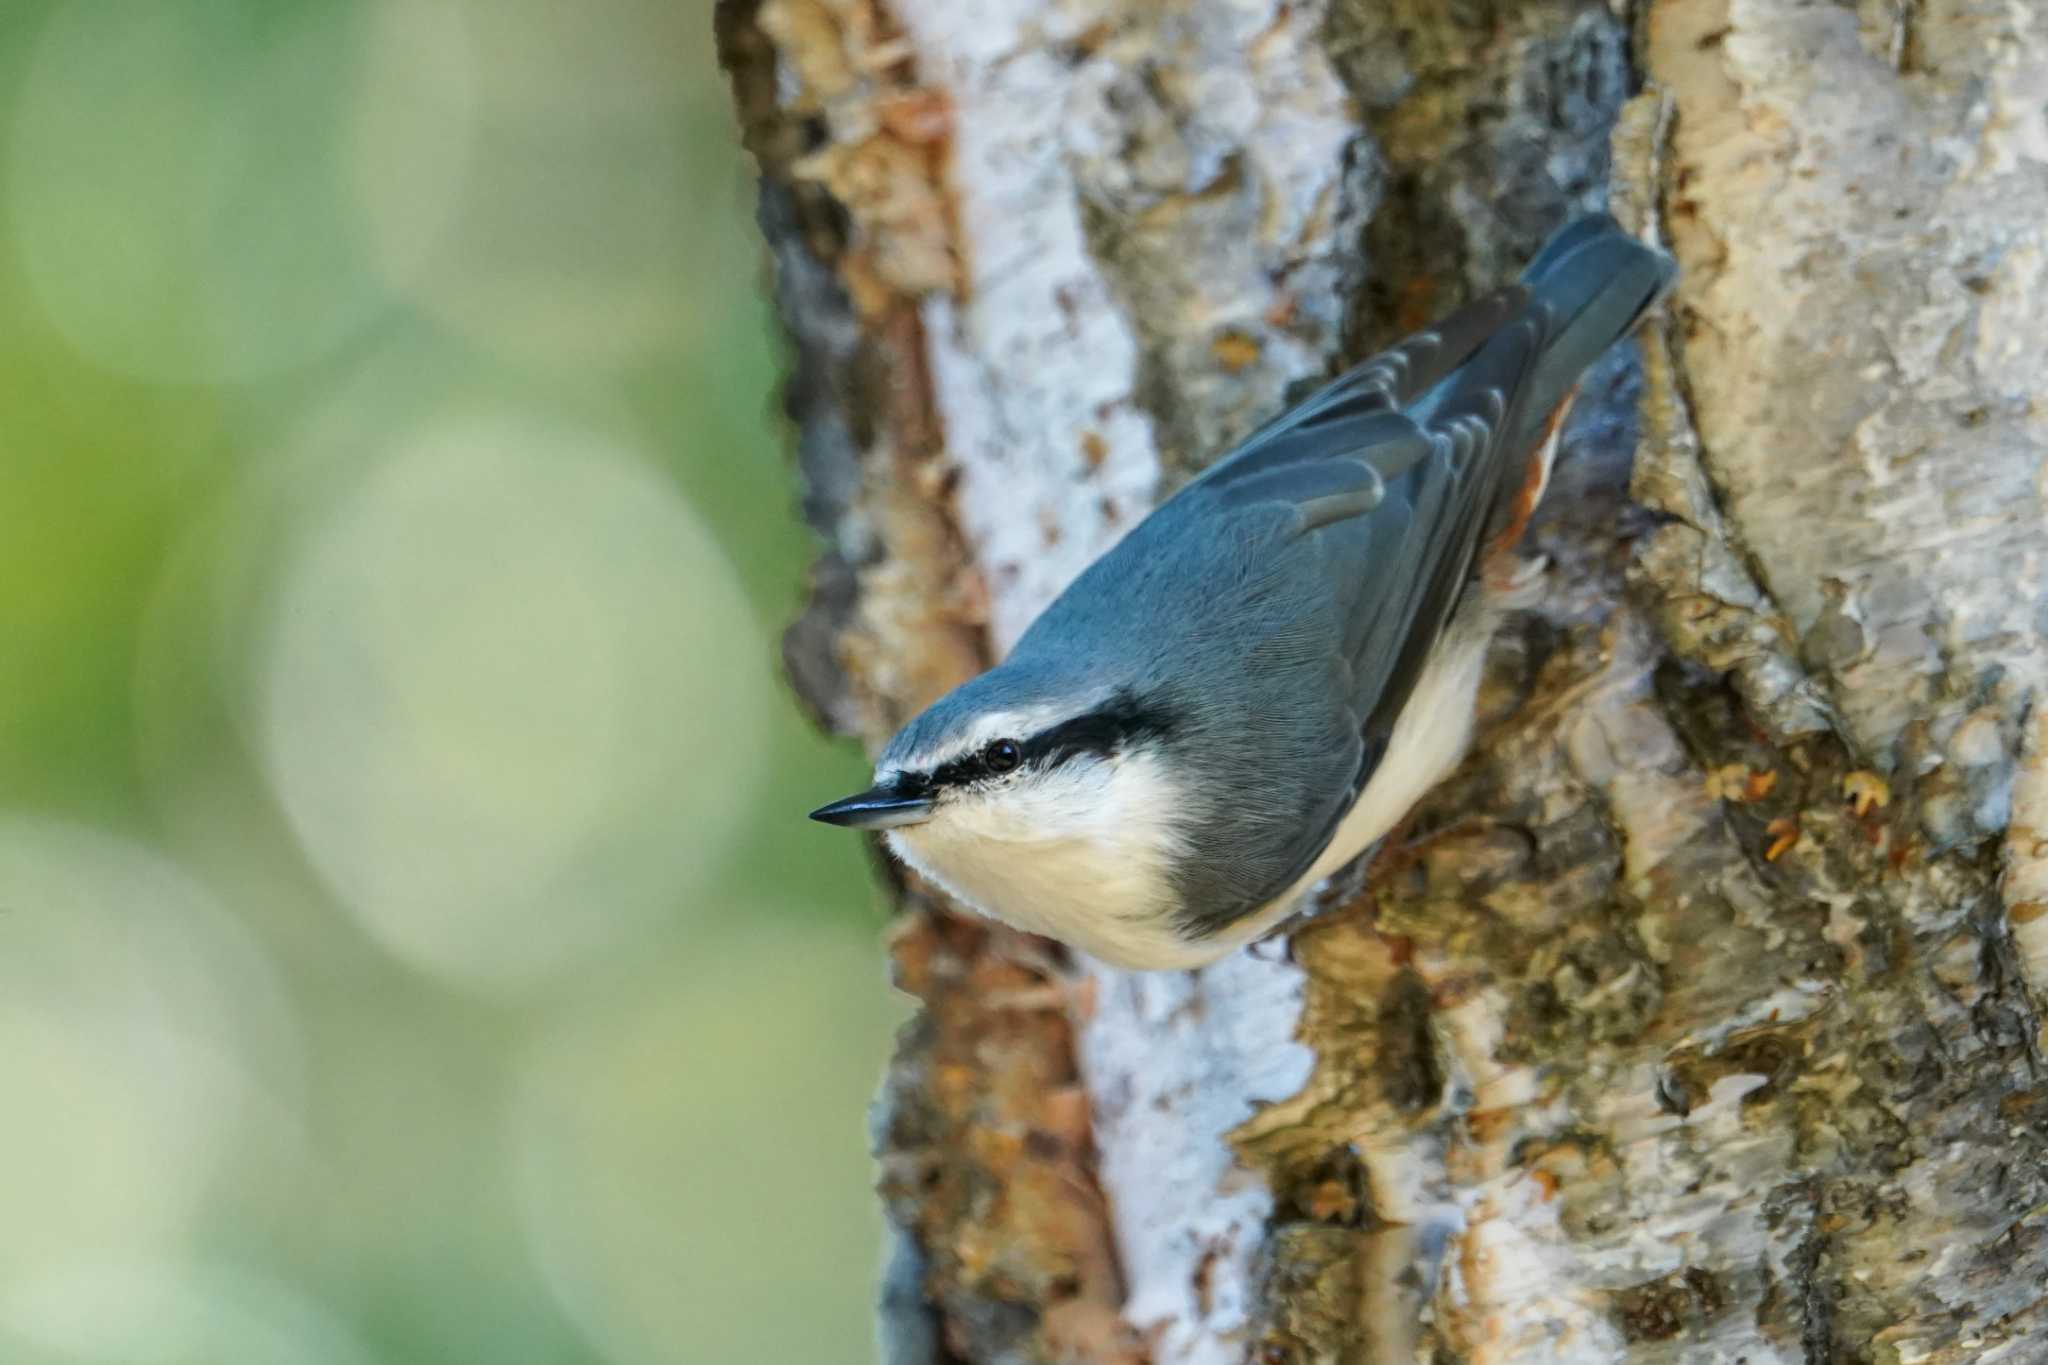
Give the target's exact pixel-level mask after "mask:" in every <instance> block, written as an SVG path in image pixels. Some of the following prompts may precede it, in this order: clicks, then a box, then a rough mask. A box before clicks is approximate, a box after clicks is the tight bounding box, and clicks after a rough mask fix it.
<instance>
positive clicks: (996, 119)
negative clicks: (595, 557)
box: [720, 0, 2048, 1365]
mask: <svg viewBox="0 0 2048 1365" xmlns="http://www.w3.org/2000/svg"><path fill="white" fill-rule="evenodd" d="M720 33H721V39H722V42H723V44H724V51H725V57H726V62H727V65H728V67H729V68H730V70H731V71H732V74H733V79H734V88H735V91H736V95H737V99H738V104H739V108H740V112H741V118H742V122H743V125H744V128H745V131H746V136H747V138H748V141H749V144H750V146H751V147H752V149H753V151H754V153H755V155H756V156H757V157H758V159H759V161H760V165H761V170H762V206H763V207H762V221H763V225H764V229H765V232H766V236H767V239H768V242H769V245H770V247H771V249H772V251H773V254H774V258H775V264H776V280H777V288H778V294H779V298H780V301H781V306H782V311H783V315H784V317H785V320H786V322H787V324H788V326H789V329H790V332H791V334H792V336H793V338H794V341H795V348H794V377H793V379H792V382H791V386H790V390H789V395H790V410H791V415H792V417H793V418H794V419H795V423H796V426H797V429H798V431H799V433H800V435H799V448H800V453H801V461H802V469H803V475H804V478H805V480H806V485H807V488H808V501H807V504H806V511H807V514H808V515H809V517H810V519H811V521H812V522H813V524H814V525H815V526H816V527H817V529H818V531H819V533H820V534H821V536H822V537H823V538H824V540H825V543H826V545H827V546H828V550H827V552H826V554H825V556H824V558H823V559H822V560H821V562H820V565H819V569H818V573H817V579H816V588H815V594H814V598H813V601H812V603H811V605H810V608H809V610H808V612H807V614H806V615H805V617H804V618H803V620H802V621H801V622H799V624H798V625H797V626H796V627H795V628H794V629H793V630H792V632H791V634H790V637H789V664H790V669H791V672H792V674H793V676H794V677H795V678H796V679H797V681H798V684H799V686H800V688H801V689H802V691H803V692H804V694H805V695H806V696H807V698H808V699H809V700H810V701H811V703H812V704H813V705H814V706H815V707H816V708H817V710H818V712H819V714H820V716H821V717H822V718H823V720H824V722H825V723H827V724H829V725H831V726H833V727H834V728H836V729H839V730H842V731H845V732H848V733H853V734H858V735H861V736H863V737H864V738H866V739H867V740H869V741H870V742H875V741H878V740H879V739H881V738H882V737H884V736H885V735H886V733H887V732H888V731H889V730H890V729H891V728H892V727H893V725H894V724H895V723H897V722H898V721H899V720H900V719H902V718H903V717H904V716H905V715H906V714H907V713H908V712H909V711H910V710H912V709H914V708H915V707H916V706H918V705H921V704H922V703H923V702H925V701H927V700H929V699H930V698H931V697H932V696H934V695H936V694H937V693H938V692H939V691H941V690H943V689H944V688H945V687H946V686H948V685H950V684H952V683H953V682H955V681H957V680H959V679H960V678H962V677H964V676H967V675H968V674H970V673H971V672H972V671H974V670H975V669H977V668H979V667H981V666H982V665H983V664H984V663H985V662H986V661H987V660H988V659H989V658H991V657H993V656H994V655H996V654H999V653H1000V651H1001V650H1002V649H1003V648H1004V647H1005V646H1006V645H1007V644H1008V643H1009V642H1010V641H1011V640H1013V639H1014V638H1015V636H1016V635H1017V633H1018V632H1019V631H1020V630H1021V629H1022V627H1023V626H1024V625H1025V624H1026V623H1027V622H1028V621H1029V620H1030V619H1031V617H1032V615H1033V614H1034V613H1035V612H1036V611H1037V610H1038V609H1039V608H1040V607H1041V606H1043V605H1044V603H1045V602H1046V601H1048V600H1049V599H1050V597H1051V596H1052V595H1053V594H1054V593H1056V592H1057V591H1058V589H1059V588H1060V587H1061V586H1062V585H1063V584H1064V583H1065V582H1066V581H1067V580H1068V579H1069V578H1070V577H1071V576H1072V575H1073V574H1074V573H1075V572H1076V571H1078V569H1079V568H1080V567H1081V566H1082V565H1083V564H1085V563H1086V562H1087V560H1088V559H1089V558H1090V557H1092V556H1093V555H1094V554H1096V553H1098V552H1099V551H1100V550H1101V549H1102V548H1103V547H1104V546H1106V545H1107V544H1109V543H1110V542H1111V541H1113V540H1114V538H1115V537H1116V536H1117V535H1118V534H1120V533H1121V532H1122V531H1123V530H1124V529H1126V528H1127V527H1128V526H1129V525H1130V524H1131V522H1132V521H1133V520H1134V519H1135V518H1136V517H1137V516H1138V515H1140V514H1141V513H1142V511H1143V509H1144V508H1145V507H1146V506H1147V505H1148V504H1149V503H1150V502H1151V501H1152V500H1153V499H1154V498H1155V497H1156V496H1157V495H1158V494H1159V492H1160V491H1162V490H1163V489H1165V488H1168V487H1171V486H1172V485H1173V484H1174V483H1175V482H1176V481H1177V480H1179V479H1181V478H1183V477H1185V475H1186V474H1187V472H1188V471H1190V470H1192V469H1195V468H1198V467H1199V466H1200V465H1201V463H1202V462H1203V461H1204V460H1206V459H1209V458H1211V457H1213V456H1214V455H1215V454H1217V453H1219V452H1220V450H1221V449H1222V448H1223V447H1224V446H1225V445H1226V444H1227V443H1228V442H1229V440H1230V439H1231V438H1233V437H1234V436H1236V435H1239V434H1241V433H1242V432H1244V431H1245V430H1246V429H1247V428H1248V427H1250V426H1251V425H1252V424H1254V423H1255V422H1256V421H1258V420H1259V419H1260V418H1262V417H1263V416H1265V415H1266V414H1268V413H1270V412H1271V411H1272V410H1273V409H1275V408H1276V407H1277V406H1278V405H1279V404H1280V403H1281V402H1282V401H1283V400H1284V398H1285V396H1286V395H1287V394H1288V393H1289V392H1290V391H1291V390H1292V389H1293V388H1294V387H1295V386H1297V385H1299V384H1302V383H1305V382H1307V381H1310V380H1313V379H1316V378H1318V377H1320V376H1322V375H1325V374H1327V373H1329V372H1330V371H1331V370H1333V369H1334V368H1336V367H1337V366H1338V365H1340V364H1341V363H1342V362H1343V361H1344V360H1345V359H1347V358H1353V357H1355V356H1356V355H1358V354H1360V353H1362V352H1363V351H1364V350H1366V349H1369V348H1370V347H1371V346H1372V345H1374V344H1375V343H1377V342H1379V341H1382V340H1385V339H1387V338H1388V337H1390V336H1392V335H1394V334H1395V333H1396V332H1398V331H1399V330H1400V329H1402V328H1403V327H1405V326H1409V325H1412V324H1414V323H1416V322H1419V321H1421V320H1422V319H1424V318H1425V317H1427V316H1428V315H1430V314H1431V313H1434V312H1435V311H1437V310H1438V309H1440V308H1442V307H1443V306H1445V305H1447V304H1449V303H1452V302H1455V301H1456V299H1457V298H1458V297H1459V296H1461V295H1462V294H1464V293H1465V292H1466V291H1468V290H1469V289H1472V288H1474V287H1477V286H1480V285H1483V284H1487V283H1491V282H1493V281H1495V280H1498V279H1500V278H1502V277H1503V276H1506V275H1508V274H1509V273H1511V272H1512V271H1513V270H1514V269H1515V268H1516V267H1517V266H1518V265H1519V264H1520V262H1521V260H1522V259H1523V258H1524V257H1525V256H1526V255H1527V253H1528V252H1529V251H1530V250H1531V249H1532V248H1533V247H1534V246H1535V245H1536V243H1537V242H1538V241H1539V240H1540V239H1541V237H1542V235H1543V234H1544V233H1545V232H1546V231H1547V230H1548V229H1549V228H1551V227H1552V226H1554V225H1555V224H1556V223H1557V222H1558V221H1560V220H1561V219H1562V218H1563V217H1564V216H1565V215H1566V214H1567V213H1568V212H1569V211H1570V210H1572V209H1573V208H1575V207H1591V206H1595V205H1597V204H1599V203H1601V202H1602V201H1603V200H1607V199H1609V198H1610V197H1611V200H1612V202H1613V204H1614V205H1615V207H1616V209H1617V211H1619V212H1621V213H1622V214H1623V216H1624V217H1625V218H1626V219H1629V220H1630V221H1632V222H1633V223H1634V224H1636V225H1639V226H1640V227H1641V228H1642V230H1643V231H1645V232H1646V233H1649V234H1652V235H1654V236H1657V237H1659V238H1660V239H1662V240H1663V241H1665V242H1666V243H1667V244H1668V245H1669V246H1671V248H1672V249H1673V250H1674V251H1675V252H1676V253H1677V254H1678V256H1679V258H1680V260H1681V263H1682V264H1683V266H1684V268H1685V271H1686V274H1685V279H1684V283H1683V285H1682V287H1681V290H1680V292H1679V294H1678V296H1677V298H1676V299H1675V301H1674V303H1673V305H1672V307H1671V308H1670V309H1669V310H1668V314H1667V315H1666V316H1665V317H1664V318H1662V319H1660V320H1659V321H1658V323H1657V324H1656V325H1655V326H1654V327H1653V328H1652V329H1651V330H1650V332H1649V333H1648V334H1647V335H1646V336H1645V338H1644V341H1643V344H1642V346H1641V348H1640V356H1639V357H1638V356H1637V355H1633V354H1631V355H1626V356H1618V357H1616V358H1615V359H1614V360H1613V361H1612V362H1610V363H1609V364H1608V365H1606V366H1605V367H1604V368H1603V369H1602V371H1601V372H1600V373H1598V374H1597V375H1596V376H1595V377H1594V379H1593V381H1592V382H1591V383H1590V384H1589V385H1588V389H1587V393H1586V396H1585V398H1584V399H1583V400H1582V402H1581V406H1580V411H1579V415H1578V416H1577V418H1576V419H1575V421H1574V423H1573V426H1572V428H1571V430H1570V432H1569V434H1568V438H1567V449H1566V455H1565V458H1564V463H1563V464H1562V466H1561V468H1560V471H1559V476H1558V478H1557V480H1556V482H1555V484H1554V486H1553V491H1552V493H1551V495H1550V497H1549V499H1548V501H1547V504H1546V510H1545V513H1544V515H1543V518H1542V520H1541V521H1540V522H1539V524H1538V525H1537V527H1536V528H1535V530H1534V532H1533V542H1534V543H1533V548H1534V549H1535V550H1536V551H1540V552H1541V553H1544V554H1547V555H1548V556H1549V558H1550V561H1551V568H1550V571H1549V577H1548V591H1547V593H1546V600H1545V603H1544V605H1543V606H1542V608H1541V609H1539V610H1537V611H1534V612H1532V613H1530V614H1528V615H1527V616H1526V617H1524V618H1522V619H1520V620H1519V621H1518V622H1517V623H1516V624H1515V626H1514V627H1513V628H1512V629H1510V630H1509V631H1508V632H1506V634H1505V635H1504V636H1503V638H1502V640H1501V642H1500V644H1499V647H1498V649H1497V650H1496V651H1495V655H1494V658H1493V660H1492V664H1491V666H1490V671H1489V679H1488V684H1487V687H1486V690H1485V694H1484V698H1483V711H1484V715H1483V718H1482V730H1481V737H1480V741H1479V743H1478V745H1477V746H1476V749H1475V752H1474V754H1473V756H1472V758H1471V759H1470V761H1469V762H1467V763H1466V764H1465V766H1464V767H1463V769H1462V770H1461V771H1460V772H1459V773H1458V774H1457V775H1456V776H1455V777H1454V778H1453V779H1452V780H1451V781H1450V782H1448V783H1447V784H1446V785H1445V786H1444V787H1443V788H1442V789H1440V790H1439V791H1438V792H1437V793H1436V794H1435V795H1434V796H1432V797H1431V798H1430V800H1429V801H1428V802H1427V803H1426V805H1425V806H1424V808H1423V809H1422V811H1421V812H1419V814H1418V817H1417V820H1416V822H1415V827H1414V829H1413V830H1412V831H1411V832H1410V835H1409V838H1408V840H1407V841H1406V842H1405V843H1404V844H1403V845H1402V846H1400V847H1398V848H1395V849H1393V850H1390V852H1389V853H1388V854H1386V855H1384V856H1383V857H1382V858H1381V859H1380V860H1379V862H1378V863H1377V864H1376V865H1375V866H1373V867H1372V868H1371V869H1370V870H1369V872H1365V873H1356V874H1353V875H1352V876H1351V877H1350V878H1349V879H1340V881H1342V882H1343V884H1341V885H1338V886H1333V887H1332V888H1330V889H1329V891H1328V892H1327V893H1326V894H1325V896H1324V897H1323V904H1324V909H1323V911H1322V913H1321V914H1320V915H1319V916H1318V917H1317V918H1316V919H1315V920H1314V921H1312V922H1311V923H1309V924H1308V925H1307V926H1306V927H1304V928H1302V929H1300V930H1298V931H1297V932H1296V933H1295V934H1294V935H1293V936H1292V939H1291V941H1290V942H1287V943H1268V944H1265V945H1260V946H1257V947H1255V948H1254V949H1252V950H1249V951H1247V952H1246V953H1243V954H1239V955H1238V956H1236V957H1234V958H1232V959H1230V960H1228V961H1226V962H1224V963H1221V964H1219V965H1218V966H1216V967H1214V968H1211V969H1209V970H1207V971H1204V972H1201V973H1196V974H1180V975H1171V976H1131V975H1125V974H1121V973H1116V972H1111V971H1108V970H1105V969H1100V968H1097V967H1093V966H1089V965H1088V964H1082V970H1083V972H1084V976H1083V978H1082V981H1081V984H1079V985H1078V986H1075V985H1072V984H1063V983H1060V982H1058V981H1055V980H1052V979H1049V978H1047V977H1046V976H1045V975H1044V974H1043V973H1042V972H1041V971H1038V970H1036V969H1035V968H1034V967H1033V966H1032V965H1031V964H1032V963H1033V962H1034V961H1037V960H1041V959H1040V958H1039V957H1036V956H1034V954H1035V953H1038V952H1040V951H1041V950H1039V949H1035V948H1034V947H1033V945H1031V944H1028V943H1025V942H1023V941H1021V940H1019V939H1018V938H1017V937H1016V936H1014V935H1010V934H1008V933H1006V932H1004V931H1001V930H995V929H990V928H986V927H984V926H981V925H979V924H976V923H973V922H970V921H965V920H961V919H958V918H955V917H953V916H952V915H950V914H948V913H947V912H946V911H945V910H944V908H943V907H942V906H941V905H940V904H939V903H938V902H937V900H936V899H935V898H934V896H933V895H932V894H931V893H929V892H928V891H927V890H926V889H924V888H921V887H917V886H914V885H899V886H898V893H899V897H900V899H901V901H902V904H903V916H902V919H901V922H900V925H899V928H898V931H897V932H896V933H895V935H894V936H893V939H892V953H893V955H894V959H895V962H896V965H897V973H898V980H899V981H900V982H901V983H902V984H903V985H904V986H905V987H906V988H907V989H909V990H910V991H912V992H913V993H915V994H916V995H917V996H918V997H919V998H920V999H921V1000H923V1001H924V1003H925V1006H926V1008H925V1010H924V1012H923V1014H922V1015H921V1017H920V1019H919V1020H918V1022H917V1023H916V1024H915V1025H913V1026H912V1027H911V1028H910V1029H909V1030H908V1031H907V1032H906V1034H905V1036H904V1037H903V1039H902V1040H901V1044H900V1047H899V1051H898V1055H897V1057H896V1059H895V1062H894V1064H893V1066H892V1069H891V1072H890V1077H889V1080H888V1082H887V1084H886V1086H885V1089H884V1095H883V1099H882V1101H881V1103H880V1104H879V1105H878V1106H877V1124H876V1143H877V1149H878V1153H879V1156H880V1159H881V1162H882V1171H883V1178H882V1192H883V1196H884V1198H885V1200H886V1201H887V1204H888V1208H889V1212H890V1215H891V1218H892V1221H893V1222H894V1224H895V1226H896V1227H897V1228H898V1229H899V1234H900V1244H899V1247H898V1250H897V1254H896V1256H895V1258H894V1260H893V1262H892V1265H891V1270H890V1274H889V1280H888V1285H887V1292H886V1293H885V1299H884V1312H883V1340H884V1350H885V1355H886V1358H887V1360H888V1361H889V1362H890V1365H909V1363H910V1362H918V1363H919V1365H922V1363H923V1362H941V1361H976V1362H981V1361H987V1362H1012V1361H1016V1362H1024V1361H1052V1360H1087V1361H1116V1362H1127V1361H1128V1362H1137V1361H1156V1362H1161V1363H1162V1365H1164V1363H1165V1362H1223V1361H1241V1360H1247V1359H1252V1360H1271V1361H1345V1362H1351V1361H1372V1362H1376V1361H1402V1362H1407V1361H1429V1362H1452V1361H1459V1362H1464V1361H1471V1362H1480V1361H1571V1362H1579V1361H1584V1362H1595V1361H1642V1362H1661V1361H1728V1362H1734V1361H1747V1362H1752V1363H1753V1365H1763V1363H1764V1362H1775V1361H1828V1362H1834V1361H1870V1362H1893V1361H1897V1362H1965V1361H2005V1362H2014V1363H2017V1362H2035V1361H2042V1360H2048V1080H2044V1077H2043V1075H2042V1071H2041V1067H2042V1051H2043V1035H2042V1032H2041V1016H2040V1013H2039V999H2040V993H2042V992H2044V991H2048V719H2044V713H2043V712H2042V711H2041V709H2040V708H2039V707H2038V706H2037V705H2036V702H2037V700H2038V699H2039V697H2040V696H2041V691H2042V685H2043V681H2044V658H2043V644H2042V629H2043V627H2044V625H2048V537H2044V534H2043V521H2044V514H2043V504H2044V500H2048V464H2044V458H2043V457H2044V455H2048V421H2044V417H2043V413H2042V408H2041V401H2040V399H2039V398H2038V397H2037V395H2038V394H2039V393H2040V392H2041V391H2042V390H2043V388H2044V384H2048V353H2044V349H2043V347H2042V345H2041V343H2040V340H2039V337H2040V335H2041V325H2040V322H2039V318H2040V317H2041V316H2043V315H2044V313H2048V226H2044V224H2048V106H2044V102H2043V98H2042V92H2043V91H2044V90H2048V19H2044V18H2043V17H2042V16H2041V14H2040V11H2039V8H2038V7H2037V6H2034V5H2032V4H2029V3H2025V0H1896V2H1895V3H1894V2H1893V0H1863V3H1862V4H1861V5H1860V6H1852V5H1846V4H1831V3H1798V2H1795V0H1649V3H1646V4H1642V5H1638V6H1636V7H1634V8H1623V7H1610V6H1609V5H1606V4H1602V3H1595V2H1592V0H1521V2H1520V3H1511V2H1510V0H1452V2H1451V3H1441V2H1440V0H1428V3H1424V0H1169V2H1168V3H1156V4H1155V3H1140V0H975V2H974V3H962V2H961V0H726V3H725V4H724V5H723V7H722V9H721V15H720ZM1632 456H1633V463H1631V457H1632ZM887 875H893V874H887Z"/></svg>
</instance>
